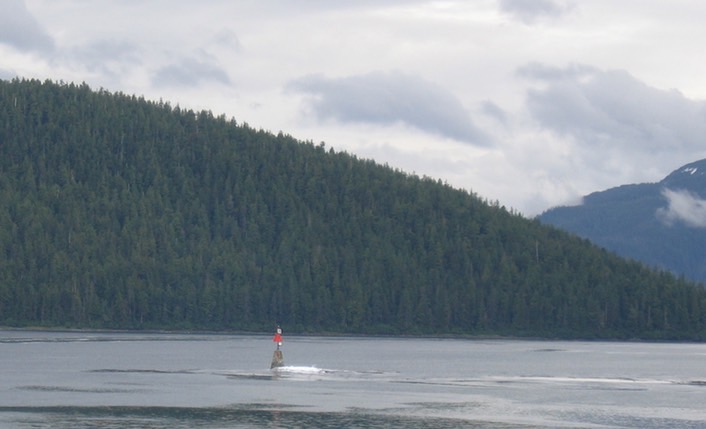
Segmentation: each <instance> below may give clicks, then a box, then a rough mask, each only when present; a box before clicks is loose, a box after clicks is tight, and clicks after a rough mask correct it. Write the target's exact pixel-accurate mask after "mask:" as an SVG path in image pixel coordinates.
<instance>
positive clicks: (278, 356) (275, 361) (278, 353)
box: [270, 350, 284, 369]
mask: <svg viewBox="0 0 706 429" xmlns="http://www.w3.org/2000/svg"><path fill="white" fill-rule="evenodd" d="M282 366H284V356H283V355H282V350H275V352H274V354H273V355H272V365H270V369H272V368H279V367H282Z"/></svg>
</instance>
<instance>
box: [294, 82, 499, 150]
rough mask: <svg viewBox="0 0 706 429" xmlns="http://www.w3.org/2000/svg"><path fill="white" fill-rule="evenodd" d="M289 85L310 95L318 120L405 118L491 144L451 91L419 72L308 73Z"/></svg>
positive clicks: (381, 121)
mask: <svg viewBox="0 0 706 429" xmlns="http://www.w3.org/2000/svg"><path fill="white" fill-rule="evenodd" d="M288 89H289V90H293V91H298V92H302V93H305V94H309V95H311V98H309V100H308V103H309V106H310V108H311V110H312V111H313V113H314V114H315V115H316V117H317V118H318V119H321V120H327V119H334V120H337V121H339V122H342V123H372V124H378V125H392V124H395V123H404V124H406V125H409V126H412V127H415V128H417V129H419V130H422V131H424V132H427V133H430V134H435V135H438V136H442V137H446V138H450V139H454V140H457V141H460V142H463V143H469V144H472V145H478V146H486V145H489V144H490V141H489V139H488V137H487V136H486V135H485V134H484V133H483V132H482V131H480V130H479V129H478V128H477V127H476V126H475V125H474V124H473V122H472V121H471V117H470V114H469V112H468V111H467V110H466V109H465V108H464V107H463V105H462V103H461V101H460V100H459V99H458V98H457V97H456V96H455V95H453V94H452V93H451V92H449V91H447V90H445V89H444V88H442V87H441V86H439V85H436V84H434V83H431V82H429V81H426V80H424V79H422V78H420V77H417V76H413V75H409V74H405V73H400V72H389V73H385V72H372V73H368V74H363V75H355V76H349V77H343V78H337V79H331V78H327V77H324V76H321V75H309V76H306V77H303V78H299V79H296V80H293V81H291V82H290V83H289V84H288Z"/></svg>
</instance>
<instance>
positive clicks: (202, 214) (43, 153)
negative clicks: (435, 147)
mask: <svg viewBox="0 0 706 429" xmlns="http://www.w3.org/2000/svg"><path fill="white" fill-rule="evenodd" d="M0 252H1V253H0V324H2V325H6V326H47V327H56V326H60V327H86V328H88V327H90V328H121V329H148V328H150V329H156V328H166V329H215V330H239V331H261V330H268V331H269V330H270V328H271V327H272V325H273V324H274V323H275V321H280V322H281V323H282V324H283V325H284V326H285V328H286V329H287V331H289V332H293V331H297V332H316V333H322V332H329V333H336V332H338V333H384V334H398V333H405V334H461V335H496V334H497V335H517V336H527V335H536V336H545V337H561V338H654V339H658V338H659V339H692V340H703V339H706V290H705V289H704V288H703V287H701V286H699V285H696V284H693V283H689V282H687V281H685V280H683V279H677V278H675V277H674V276H672V275H671V274H668V273H664V272H659V271H655V270H651V269H648V268H645V267H644V266H642V265H640V264H638V263H636V262H631V261H626V260H623V259H620V258H618V257H617V256H615V255H613V254H611V253H609V252H607V251H605V250H602V249H600V248H598V247H596V246H593V245H591V244H590V243H589V242H588V241H586V240H584V239H580V238H577V237H574V236H571V235H569V234H567V233H564V232H561V231H560V230H558V229H556V228H552V227H547V226H544V225H541V224H540V223H539V222H538V221H536V220H528V219H525V218H523V217H522V216H520V215H519V214H517V213H514V212H512V211H508V210H507V209H505V208H504V207H501V206H500V205H499V204H498V203H492V202H491V203H489V202H488V201H485V200H483V199H482V198H480V197H478V196H477V195H475V194H473V193H469V192H467V191H463V190H458V189H454V188H452V187H450V186H448V185H446V184H444V183H442V182H441V181H439V180H434V179H431V178H426V177H422V178H420V177H418V176H415V175H410V174H406V173H404V172H401V171H398V170H395V169H393V168H390V167H389V166H383V165H379V164H376V163H375V162H373V161H370V160H363V159H358V158H357V157H356V156H354V155H352V154H348V153H344V152H336V151H333V150H327V149H326V147H325V145H324V144H323V143H321V144H314V143H312V142H302V141H298V140H296V139H295V138H293V137H291V136H288V135H284V134H282V133H280V134H277V135H275V134H272V133H269V132H265V131H262V130H256V129H253V128H251V127H249V126H248V125H247V124H245V123H239V122H236V120H235V119H229V118H226V117H224V116H214V115H213V114H212V113H210V112H206V111H202V112H194V111H191V110H185V109H181V108H179V107H173V106H171V105H170V104H168V103H165V102H153V101H147V100H145V99H143V98H139V97H135V96H131V95H125V94H122V93H109V92H107V91H104V90H99V91H94V90H92V89H91V88H89V87H88V86H87V85H85V84H82V85H75V84H65V83H54V82H50V81H46V82H41V81H37V80H20V79H15V80H13V81H0Z"/></svg>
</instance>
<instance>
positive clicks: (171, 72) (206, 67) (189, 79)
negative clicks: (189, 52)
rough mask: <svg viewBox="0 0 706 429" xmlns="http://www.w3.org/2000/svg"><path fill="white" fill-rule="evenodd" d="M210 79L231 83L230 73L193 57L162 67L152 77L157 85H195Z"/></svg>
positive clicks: (225, 83) (211, 80) (226, 83)
mask: <svg viewBox="0 0 706 429" xmlns="http://www.w3.org/2000/svg"><path fill="white" fill-rule="evenodd" d="M209 81H210V82H217V83H221V84H224V85H230V83H231V80H230V77H229V76H228V73H226V71H225V70H223V69H222V68H220V67H218V66H216V65H214V64H210V63H207V62H203V61H199V60H196V59H191V58H186V59H183V60H182V61H180V62H178V63H175V64H170V65H167V66H164V67H162V68H160V69H159V70H158V71H157V72H156V73H155V74H154V76H153V78H152V83H153V84H154V85H155V86H157V87H165V86H177V87H195V86H199V85H200V84H201V83H202V82H209Z"/></svg>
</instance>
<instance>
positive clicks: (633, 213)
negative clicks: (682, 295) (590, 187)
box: [538, 159, 706, 284]
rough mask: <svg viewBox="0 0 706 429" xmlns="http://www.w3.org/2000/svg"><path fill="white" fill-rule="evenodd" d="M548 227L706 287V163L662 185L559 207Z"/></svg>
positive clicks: (545, 218) (628, 188)
mask: <svg viewBox="0 0 706 429" xmlns="http://www.w3.org/2000/svg"><path fill="white" fill-rule="evenodd" d="M538 218H539V220H540V221H541V222H542V223H545V224H550V225H554V226H557V227H559V228H562V229H565V230H567V231H570V232H572V233H575V234H577V235H579V236H581V237H584V238H587V239H589V240H591V241H592V242H593V243H596V244H597V245H599V246H602V247H605V248H606V249H608V250H611V251H613V252H615V253H617V254H618V255H621V256H624V257H627V258H632V259H635V260H638V261H642V262H644V263H645V264H648V265H650V266H653V267H657V268H660V269H664V270H669V271H671V272H673V273H675V274H676V275H683V276H685V277H686V278H689V279H692V280H694V281H698V282H701V283H704V284H706V159H703V160H699V161H696V162H692V163H690V164H686V165H684V166H682V167H680V168H678V169H676V170H674V171H673V172H672V173H671V174H669V175H668V176H667V177H665V178H664V179H662V180H661V181H659V182H657V183H642V184H633V185H624V186H619V187H616V188H612V189H608V190H606V191H601V192H595V193H592V194H590V195H588V196H586V197H585V198H584V200H583V204H581V205H577V206H566V207H556V208H553V209H551V210H548V211H546V212H544V213H543V214H542V215H540V216H539V217H538Z"/></svg>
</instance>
